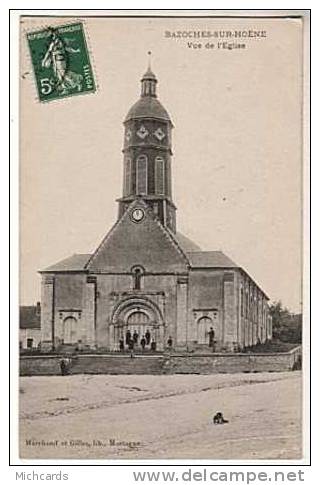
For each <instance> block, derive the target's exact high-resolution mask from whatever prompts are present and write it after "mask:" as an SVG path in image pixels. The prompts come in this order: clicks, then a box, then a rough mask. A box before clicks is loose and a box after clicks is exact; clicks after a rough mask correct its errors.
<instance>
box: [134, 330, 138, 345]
mask: <svg viewBox="0 0 320 485" xmlns="http://www.w3.org/2000/svg"><path fill="white" fill-rule="evenodd" d="M138 338H139V334H138V332H137V331H136V330H135V331H134V333H133V342H134V343H135V344H137V343H138Z"/></svg>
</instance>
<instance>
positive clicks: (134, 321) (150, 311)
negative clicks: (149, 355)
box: [110, 297, 164, 350]
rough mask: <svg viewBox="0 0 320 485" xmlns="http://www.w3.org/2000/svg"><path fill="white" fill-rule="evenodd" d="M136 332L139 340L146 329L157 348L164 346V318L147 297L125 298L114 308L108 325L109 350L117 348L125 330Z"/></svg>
mask: <svg viewBox="0 0 320 485" xmlns="http://www.w3.org/2000/svg"><path fill="white" fill-rule="evenodd" d="M128 330H129V331H130V333H131V335H133V333H134V332H136V333H137V334H138V336H139V337H138V345H137V347H138V348H139V344H140V340H141V338H142V336H143V335H145V334H146V332H147V331H149V333H150V334H151V339H154V340H155V342H156V343H157V350H163V348H164V320H163V317H162V314H161V311H160V309H159V307H158V306H157V305H156V304H155V303H154V302H153V301H151V300H149V299H147V298H143V297H141V298H139V297H134V298H127V299H126V300H123V301H121V302H120V303H119V304H118V305H117V306H116V307H115V309H114V311H113V314H112V319H111V325H110V347H111V350H118V349H119V340H120V338H123V339H125V335H126V332H127V331H128Z"/></svg>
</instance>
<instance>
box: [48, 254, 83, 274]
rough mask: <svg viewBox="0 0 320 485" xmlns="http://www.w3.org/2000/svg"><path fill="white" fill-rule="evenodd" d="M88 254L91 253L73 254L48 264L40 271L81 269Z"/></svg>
mask: <svg viewBox="0 0 320 485" xmlns="http://www.w3.org/2000/svg"><path fill="white" fill-rule="evenodd" d="M90 256H91V254H73V255H72V256H69V257H68V258H66V259H63V260H62V261H59V262H58V263H55V264H53V265H51V266H48V268H45V269H44V270H42V271H40V273H42V272H46V271H48V272H49V271H53V272H54V271H82V270H84V267H85V265H86V263H87V262H88V260H89V258H90Z"/></svg>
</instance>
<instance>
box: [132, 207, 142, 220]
mask: <svg viewBox="0 0 320 485" xmlns="http://www.w3.org/2000/svg"><path fill="white" fill-rule="evenodd" d="M131 217H132V220H133V221H134V222H141V221H142V219H143V218H144V211H143V209H134V210H133V211H132V213H131Z"/></svg>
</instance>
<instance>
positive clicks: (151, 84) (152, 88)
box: [141, 51, 158, 98]
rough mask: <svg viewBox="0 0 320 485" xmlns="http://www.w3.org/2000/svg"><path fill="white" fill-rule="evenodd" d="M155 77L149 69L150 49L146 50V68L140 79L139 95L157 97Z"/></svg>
mask: <svg viewBox="0 0 320 485" xmlns="http://www.w3.org/2000/svg"><path fill="white" fill-rule="evenodd" d="M157 82H158V81H157V78H156V76H155V75H154V74H153V72H152V69H151V51H148V69H147V72H146V73H145V74H144V76H143V77H142V79H141V96H142V97H145V96H151V97H153V98H156V97H157V93H156V85H157Z"/></svg>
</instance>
